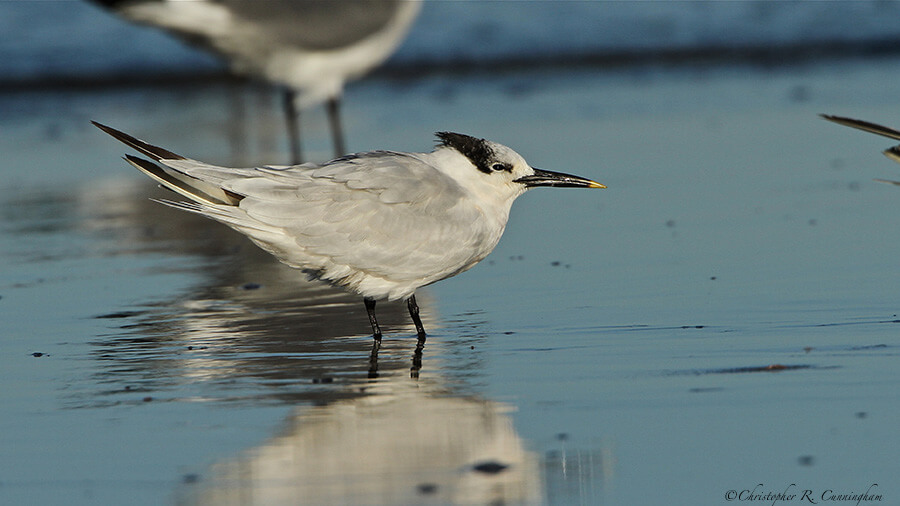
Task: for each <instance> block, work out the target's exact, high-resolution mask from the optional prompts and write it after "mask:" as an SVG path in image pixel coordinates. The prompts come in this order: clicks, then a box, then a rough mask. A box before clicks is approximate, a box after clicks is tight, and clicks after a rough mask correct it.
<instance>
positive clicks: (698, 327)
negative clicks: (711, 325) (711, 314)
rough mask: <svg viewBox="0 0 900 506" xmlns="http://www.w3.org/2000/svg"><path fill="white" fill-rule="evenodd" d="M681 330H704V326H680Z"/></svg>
mask: <svg viewBox="0 0 900 506" xmlns="http://www.w3.org/2000/svg"><path fill="white" fill-rule="evenodd" d="M681 328H683V329H703V328H706V325H682V326H681Z"/></svg>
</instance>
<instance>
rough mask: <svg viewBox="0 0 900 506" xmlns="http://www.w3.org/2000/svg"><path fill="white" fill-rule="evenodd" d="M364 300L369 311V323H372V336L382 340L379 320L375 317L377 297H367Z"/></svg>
mask: <svg viewBox="0 0 900 506" xmlns="http://www.w3.org/2000/svg"><path fill="white" fill-rule="evenodd" d="M363 302H365V304H366V312H367V313H369V323H371V324H372V337H374V338H375V340H376V341H381V328H380V327H379V326H378V320H376V319H375V299H373V298H372V297H365V298H363Z"/></svg>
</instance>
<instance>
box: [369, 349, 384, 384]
mask: <svg viewBox="0 0 900 506" xmlns="http://www.w3.org/2000/svg"><path fill="white" fill-rule="evenodd" d="M380 349H381V340H379V339H375V340H374V341H373V343H372V352H371V353H370V354H369V377H370V378H377V377H378V350H380Z"/></svg>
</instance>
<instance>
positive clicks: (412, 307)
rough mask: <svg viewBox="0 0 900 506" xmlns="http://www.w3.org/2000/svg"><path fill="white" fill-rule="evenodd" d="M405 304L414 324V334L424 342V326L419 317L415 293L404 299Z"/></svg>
mask: <svg viewBox="0 0 900 506" xmlns="http://www.w3.org/2000/svg"><path fill="white" fill-rule="evenodd" d="M406 305H407V306H408V307H409V317H410V318H412V321H413V323H414V324H415V325H416V335H418V337H419V341H422V342H423V343H424V342H425V327H423V326H422V320H421V319H419V305H418V304H416V296H415V294H413V295H410V296H409V299H407V300H406Z"/></svg>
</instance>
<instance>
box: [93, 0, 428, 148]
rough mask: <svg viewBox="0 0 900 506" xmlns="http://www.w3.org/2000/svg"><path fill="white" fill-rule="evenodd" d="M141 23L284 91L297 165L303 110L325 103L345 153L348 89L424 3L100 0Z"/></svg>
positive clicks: (388, 50)
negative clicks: (343, 108) (343, 114)
mask: <svg viewBox="0 0 900 506" xmlns="http://www.w3.org/2000/svg"><path fill="white" fill-rule="evenodd" d="M93 1H94V2H96V3H99V4H101V5H103V6H105V7H107V8H109V9H110V10H112V11H113V12H115V13H117V14H118V15H120V16H122V17H124V18H126V19H128V20H130V21H134V22H136V23H140V24H145V25H150V26H156V27H159V28H162V29H164V30H166V31H168V32H170V33H172V34H174V35H176V36H178V37H179V38H181V39H183V40H185V41H186V42H188V43H189V44H191V45H194V46H197V47H200V48H203V49H206V50H209V51H212V52H214V53H216V54H218V55H220V56H222V57H224V58H225V60H226V61H227V62H228V63H229V65H230V67H231V69H232V70H233V71H234V72H236V73H238V74H240V75H246V76H252V77H257V78H262V79H265V80H267V81H270V82H272V83H275V84H278V85H281V86H283V87H284V90H285V91H284V103H283V106H284V112H285V119H286V121H287V129H288V140H289V143H290V149H291V159H292V161H293V163H300V162H302V161H303V154H302V148H301V141H300V124H299V111H300V110H301V109H304V108H306V107H309V106H312V105H315V104H318V103H322V102H325V103H326V104H327V111H328V117H329V122H330V124H331V134H332V138H333V142H334V151H335V156H340V155H342V154H344V153H345V152H346V151H345V150H344V144H345V143H344V133H343V128H342V126H341V121H340V110H339V109H340V98H341V94H342V91H343V88H344V84H345V83H346V82H347V81H348V80H351V79H356V78H359V77H362V76H363V75H364V74H366V73H368V72H369V71H371V70H372V69H373V68H375V67H376V66H378V65H380V64H381V63H382V62H384V60H386V59H387V58H388V57H389V56H390V55H391V54H392V53H393V52H394V51H395V50H396V49H397V47H398V46H399V45H400V43H401V42H402V41H403V39H404V38H405V37H406V35H407V33H408V31H409V28H410V26H412V23H413V21H414V20H415V18H416V16H417V15H418V12H419V10H420V3H421V2H420V0H352V1H350V0H347V1H334V0H93Z"/></svg>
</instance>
